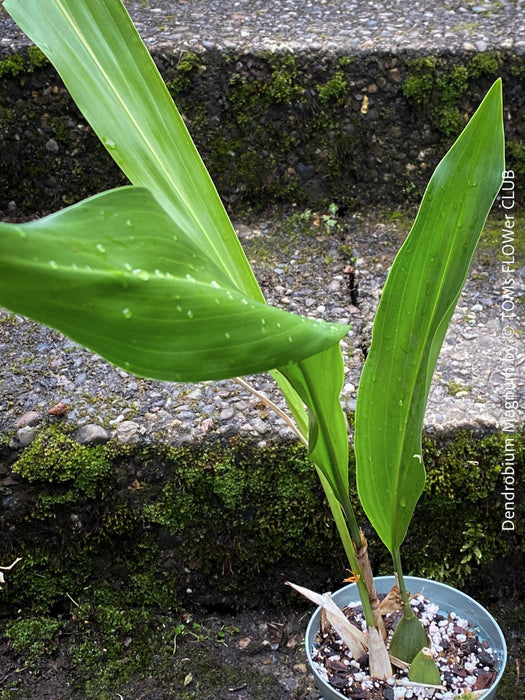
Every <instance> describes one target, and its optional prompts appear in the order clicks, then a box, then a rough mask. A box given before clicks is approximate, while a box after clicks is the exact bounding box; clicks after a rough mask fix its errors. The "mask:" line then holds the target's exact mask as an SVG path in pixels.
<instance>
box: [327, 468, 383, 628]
mask: <svg viewBox="0 0 525 700" xmlns="http://www.w3.org/2000/svg"><path fill="white" fill-rule="evenodd" d="M316 469H317V474H318V475H319V479H320V481H321V484H322V486H323V489H324V492H325V495H326V499H327V501H328V505H329V506H330V510H331V511H332V516H333V518H334V522H335V525H336V527H337V531H338V533H339V537H340V538H341V542H342V543H343V547H344V550H345V553H346V556H347V558H348V562H349V564H350V568H351V569H352V571H353V572H354V573H356V574H357V575H358V576H359V579H358V581H357V590H358V592H359V598H360V599H361V604H362V606H363V615H364V616H365V621H366V624H367V627H374V615H373V612H372V606H371V605H370V599H369V597H368V591H367V588H366V583H365V580H364V577H363V575H362V572H361V567H360V566H359V562H358V560H357V556H356V548H357V546H358V545H356V543H355V541H354V540H353V538H352V536H351V535H350V532H349V530H348V523H347V521H346V519H345V515H346V514H345V515H343V511H342V510H341V504H340V503H339V501H338V500H337V498H336V497H335V494H334V492H333V490H332V488H331V486H330V484H329V482H328V479H327V478H326V477H325V476H324V475H323V473H322V472H321V470H320V469H319V468H318V467H316ZM352 515H353V511H352ZM354 520H355V516H354ZM359 537H361V535H359Z"/></svg>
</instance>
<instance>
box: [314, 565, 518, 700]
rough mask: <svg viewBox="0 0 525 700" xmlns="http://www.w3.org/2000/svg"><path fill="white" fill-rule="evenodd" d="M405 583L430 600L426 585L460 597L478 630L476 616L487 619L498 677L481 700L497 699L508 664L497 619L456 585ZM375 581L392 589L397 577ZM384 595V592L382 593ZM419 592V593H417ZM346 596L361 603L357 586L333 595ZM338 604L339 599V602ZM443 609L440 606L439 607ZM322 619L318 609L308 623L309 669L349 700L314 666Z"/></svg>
mask: <svg viewBox="0 0 525 700" xmlns="http://www.w3.org/2000/svg"><path fill="white" fill-rule="evenodd" d="M404 578H405V583H406V585H407V587H410V586H418V585H419V586H421V587H422V590H421V591H420V592H421V593H423V594H425V595H428V596H429V598H430V599H431V594H430V593H428V592H425V591H424V584H430V587H431V588H439V589H440V590H442V591H443V592H450V594H452V595H454V596H459V597H460V598H461V599H462V600H463V601H464V602H465V603H466V604H467V605H468V606H469V607H470V608H472V609H473V611H472V612H473V613H474V619H469V620H468V621H469V624H470V625H471V626H472V627H473V628H474V629H476V628H477V627H478V619H477V618H476V617H475V615H476V613H479V614H481V616H483V617H485V620H486V621H487V622H488V623H489V624H490V625H491V626H493V627H494V632H495V636H496V637H497V645H496V644H494V643H491V648H492V649H493V651H494V653H495V656H496V669H497V671H498V674H497V676H496V678H495V679H494V682H493V683H492V685H491V686H490V688H487V692H486V693H485V694H483V695H482V696H481V697H480V698H479V700H490V699H491V698H494V697H495V695H494V694H495V692H496V689H497V687H498V685H499V682H500V681H501V678H502V676H503V673H504V671H505V666H506V662H507V644H506V642H505V638H504V636H503V632H502V631H501V628H500V626H499V625H498V623H497V622H496V620H495V619H494V617H493V616H492V615H491V614H490V612H489V611H488V610H486V608H484V607H483V606H482V605H481V604H480V603H478V602H477V600H475V599H474V598H471V597H470V596H469V595H468V594H467V593H463V591H460V590H459V589H457V588H454V587H453V586H450V585H449V584H447V583H441V581H433V580H432V579H428V578H422V577H419V576H405V577H404ZM374 582H375V583H376V584H377V583H381V582H384V583H387V584H388V585H389V587H391V586H392V585H393V584H394V582H395V576H392V575H390V576H375V577H374ZM380 592H383V591H380ZM418 592H419V591H418ZM345 594H349V595H354V598H353V599H352V598H348V600H349V601H351V600H359V594H358V592H357V584H355V583H351V584H348V585H347V586H343V587H342V588H339V589H338V590H337V591H335V592H334V593H333V594H332V595H333V596H335V597H336V599H337V598H338V597H342V596H345ZM336 602H337V600H336ZM440 608H441V605H440ZM449 611H450V612H453V611H454V605H453V604H452V603H451V610H449ZM320 616H321V608H320V607H318V608H317V609H316V610H315V612H314V613H313V615H312V616H311V618H310V622H309V623H308V627H307V628H306V633H305V648H306V655H307V658H308V663H309V664H310V668H311V669H312V672H313V673H314V676H315V679H316V683H317V684H318V685H320V686H322V687H323V688H325V689H326V690H329V691H330V692H331V693H332V694H333V695H334V697H337V698H341V700H346V698H345V696H344V695H341V693H339V691H338V690H336V689H335V688H334V687H333V686H331V685H330V684H329V683H327V682H326V681H325V680H324V678H322V677H321V676H320V675H319V673H318V672H317V669H316V667H315V662H314V661H313V659H312V651H311V642H310V640H312V641H313V639H315V635H316V634H317V631H318V629H319V618H320ZM481 639H482V640H483V639H484V636H483V633H481Z"/></svg>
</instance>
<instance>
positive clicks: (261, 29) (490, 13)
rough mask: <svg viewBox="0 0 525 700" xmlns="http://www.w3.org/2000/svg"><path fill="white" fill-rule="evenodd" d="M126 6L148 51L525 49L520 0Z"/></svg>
mask: <svg viewBox="0 0 525 700" xmlns="http://www.w3.org/2000/svg"><path fill="white" fill-rule="evenodd" d="M125 5H126V7H127V8H128V10H129V12H130V14H131V16H132V18H133V19H134V21H135V23H136V26H137V29H138V30H139V32H140V33H141V34H143V35H144V36H145V37H146V38H145V41H146V44H147V45H148V48H150V49H154V48H170V49H173V48H174V47H178V48H180V49H212V48H217V49H219V50H221V49H248V50H250V51H258V50H282V49H289V50H292V51H296V50H304V49H305V48H311V49H315V50H319V49H322V50H327V49H328V50H329V49H338V50H341V51H347V50H358V51H363V50H373V51H399V50H402V49H406V48H409V49H411V50H419V49H422V48H423V49H424V50H425V51H427V52H435V51H440V50H442V49H444V48H446V49H447V50H449V51H450V50H452V51H486V50H490V49H509V48H513V49H514V50H515V51H517V52H523V51H524V50H525V40H524V38H523V37H524V35H525V17H524V15H523V2H522V0H502V1H500V2H488V1H487V2H483V1H482V0H480V1H479V2H476V1H475V0H471V1H470V2H457V1H456V0H450V1H449V2H431V3H429V2H421V1H420V0H391V1H390V2H377V1H376V2H368V1H367V0H315V1H314V0H273V1H272V2H266V1H265V0H226V2H224V1H221V2H219V1H218V0H211V1H210V0H125ZM2 16H5V15H4V13H3V11H2V14H1V15H0V17H2ZM0 35H1V36H2V39H1V42H0V43H1V44H3V45H4V46H14V47H15V48H19V47H20V46H22V45H24V44H25V43H27V40H26V39H25V38H24V37H23V35H22V34H21V33H20V32H19V30H18V29H17V28H16V27H14V26H13V23H12V21H11V20H9V19H2V21H1V23H0Z"/></svg>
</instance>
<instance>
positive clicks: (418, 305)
mask: <svg viewBox="0 0 525 700" xmlns="http://www.w3.org/2000/svg"><path fill="white" fill-rule="evenodd" d="M504 167H505V164H504V136H503V122H502V97H501V82H500V81H497V82H496V83H495V84H494V85H493V87H492V88H491V90H490V92H489V93H488V95H487V96H486V98H485V100H484V101H483V103H482V104H481V106H480V107H479V109H478V110H477V112H476V113H475V114H474V116H473V117H472V119H471V120H470V122H469V123H468V125H467V127H466V128H465V130H464V131H463V133H462V134H461V135H460V137H459V138H458V140H457V141H456V143H455V144H454V145H453V146H452V148H451V149H450V151H449V152H448V153H447V155H446V156H445V157H444V158H443V160H442V161H441V163H440V164H439V165H438V167H437V169H436V171H435V173H434V175H433V176H432V179H431V180H430V183H429V185H428V188H427V191H426V193H425V196H424V198H423V201H422V204H421V207H420V210H419V213H418V215H417V218H416V221H415V222H414V226H413V228H412V230H411V232H410V234H409V236H408V238H407V240H406V241H405V243H404V245H403V246H402V248H401V250H400V251H399V253H398V255H397V257H396V259H395V262H394V265H393V267H392V269H391V272H390V274H389V276H388V280H387V283H386V285H385V288H384V291H383V295H382V297H381V302H380V304H379V308H378V310H377V315H376V319H375V323H374V328H373V334H372V344H371V347H370V351H369V354H368V357H367V360H366V363H365V366H364V369H363V374H362V377H361V382H360V385H359V392H358V398H357V411H356V427H355V452H356V459H357V485H358V491H359V497H360V499H361V502H362V504H363V507H364V509H365V511H366V514H367V515H368V517H369V519H370V521H371V522H372V525H373V526H374V528H375V529H376V530H377V532H378V534H379V536H380V537H381V539H382V540H383V542H384V543H385V545H386V546H387V547H388V548H389V550H390V551H391V552H394V551H396V550H397V549H398V548H399V545H400V544H401V542H402V541H403V539H404V537H405V534H406V530H407V527H408V524H409V522H410V519H411V517H412V513H413V510H414V507H415V505H416V503H417V500H418V499H419V496H420V495H421V492H422V489H423V485H424V481H425V469H424V466H423V463H422V457H421V433H422V425H423V417H424V412H425V406H426V401H427V396H428V391H429V387H430V381H431V378H432V374H433V371H434V367H435V363H436V360H437V357H438V354H439V350H440V348H441V344H442V342H443V338H444V336H445V333H446V330H447V327H448V324H449V321H450V318H451V316H452V313H453V311H454V308H455V305H456V301H457V299H458V296H459V294H460V292H461V289H462V287H463V284H464V282H465V278H466V276H467V272H468V269H469V266H470V262H471V259H472V256H473V254H474V250H475V248H476V245H477V242H478V239H479V236H480V234H481V231H482V228H483V226H484V223H485V220H486V218H487V215H488V213H489V211H490V208H491V206H492V203H493V201H494V199H495V197H496V194H497V193H498V190H499V188H500V186H501V182H502V172H503V170H504Z"/></svg>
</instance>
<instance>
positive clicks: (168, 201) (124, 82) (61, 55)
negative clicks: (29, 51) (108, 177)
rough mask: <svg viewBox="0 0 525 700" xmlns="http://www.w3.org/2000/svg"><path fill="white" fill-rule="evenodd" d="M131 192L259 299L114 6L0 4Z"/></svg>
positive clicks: (27, 0) (197, 163) (202, 174)
mask: <svg viewBox="0 0 525 700" xmlns="http://www.w3.org/2000/svg"><path fill="white" fill-rule="evenodd" d="M4 7H5V9H6V10H7V11H8V12H9V14H10V15H11V16H12V17H13V19H14V20H15V22H16V23H17V24H18V25H19V26H20V27H21V29H22V30H23V31H24V32H25V33H26V34H27V35H28V36H29V38H30V39H32V41H34V42H35V44H37V45H38V46H39V47H40V49H41V50H42V51H43V52H44V53H45V54H46V55H47V56H48V58H49V59H50V60H51V62H52V63H53V64H54V66H55V68H56V69H57V71H58V72H59V74H60V76H61V77H62V79H63V81H64V83H65V85H66V87H67V89H68V90H69V92H70V94H71V96H72V97H73V99H74V100H75V102H76V104H77V106H78V107H79V109H80V110H81V112H82V113H83V114H84V116H85V117H86V119H87V120H88V122H89V123H90V124H91V126H92V127H93V129H94V131H95V132H96V133H97V135H98V136H99V138H100V139H101V141H102V143H103V144H104V145H105V147H106V148H107V150H108V151H109V153H110V154H111V156H112V157H113V158H114V160H115V161H116V163H117V164H118V165H119V166H120V168H121V169H122V170H123V172H124V173H125V174H126V175H127V177H128V178H129V180H130V181H131V183H132V184H134V185H139V186H141V187H146V188H148V189H149V190H150V191H151V192H152V193H153V194H154V196H155V197H156V198H157V199H158V201H159V202H160V204H161V205H162V206H163V207H164V208H165V209H166V211H167V212H168V214H169V215H170V216H171V217H172V218H173V220H174V221H175V222H176V223H177V224H178V226H179V228H181V229H182V230H184V231H186V233H187V234H188V236H190V237H191V238H192V240H193V241H194V243H195V244H197V245H199V246H200V247H202V248H203V249H204V250H206V249H208V253H209V255H210V256H211V257H213V258H214V259H215V260H216V261H217V264H218V265H220V266H221V267H222V268H223V270H224V272H225V274H226V275H227V276H228V277H230V279H231V280H232V282H234V284H235V285H236V286H237V287H238V288H239V289H240V290H242V291H243V292H244V293H245V294H248V295H249V296H251V297H252V298H254V299H257V300H261V301H262V293H261V291H260V289H259V286H258V284H257V282H256V280H255V278H254V276H253V273H252V271H251V268H250V266H249V264H248V262H247V260H246V258H245V256H244V253H243V251H242V248H241V246H240V245H239V242H238V240H237V237H236V235H235V231H234V230H233V227H232V225H231V223H230V221H229V218H228V216H227V214H226V212H225V211H224V207H223V206H222V203H221V201H220V199H219V197H218V195H217V192H216V190H215V187H214V185H213V183H212V181H211V179H210V177H209V175H208V173H207V171H206V168H205V167H204V164H203V163H202V161H201V159H200V156H199V154H198V153H197V150H196V149H195V146H194V145H193V142H192V140H191V138H190V136H189V134H188V131H187V129H186V127H185V125H184V122H183V121H182V119H181V117H180V115H179V113H178V111H177V109H176V107H175V105H174V104H173V100H172V99H171V97H170V95H169V93H168V90H167V88H166V86H165V84H164V82H163V80H162V78H161V76H160V75H159V72H158V71H157V68H156V67H155V64H154V63H153V60H152V58H151V56H150V55H149V53H148V51H147V49H146V47H145V46H144V44H143V43H142V41H141V39H140V37H139V35H138V33H137V30H136V29H135V27H134V26H133V23H132V21H131V19H130V18H129V15H128V13H127V12H126V9H125V8H124V6H123V5H122V3H121V2H120V0H119V1H117V2H115V0H89V2H83V1H79V0H6V2H4Z"/></svg>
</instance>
